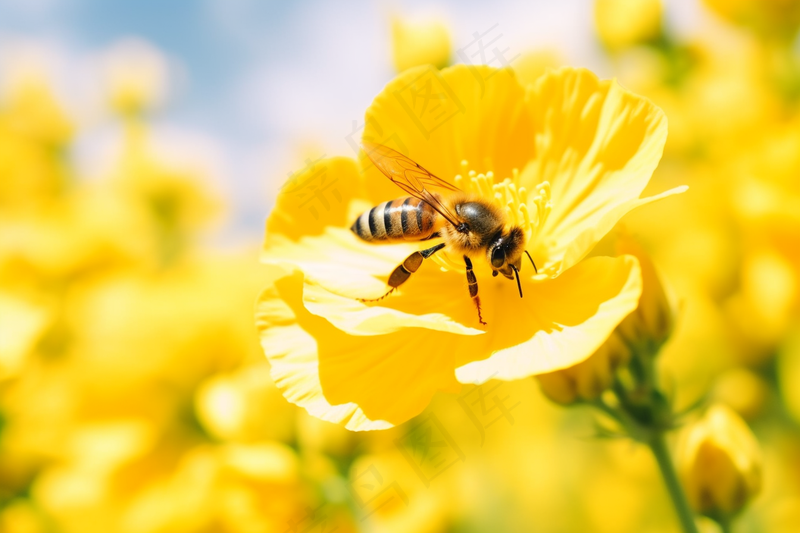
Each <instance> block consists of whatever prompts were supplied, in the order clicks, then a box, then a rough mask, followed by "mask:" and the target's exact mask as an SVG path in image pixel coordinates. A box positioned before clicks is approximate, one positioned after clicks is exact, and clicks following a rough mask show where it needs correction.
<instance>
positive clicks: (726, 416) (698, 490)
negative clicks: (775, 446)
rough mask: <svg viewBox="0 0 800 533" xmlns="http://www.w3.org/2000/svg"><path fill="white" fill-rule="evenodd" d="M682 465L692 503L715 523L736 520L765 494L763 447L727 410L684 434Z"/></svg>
mask: <svg viewBox="0 0 800 533" xmlns="http://www.w3.org/2000/svg"><path fill="white" fill-rule="evenodd" d="M677 463H678V468H679V470H680V473H681V477H682V479H683V483H684V488H685V490H686V496H687V498H688V499H689V503H690V504H691V505H692V507H693V508H694V509H695V510H696V511H697V512H698V513H700V514H704V515H706V516H709V517H711V518H715V519H720V518H730V517H731V516H733V515H734V514H736V513H737V512H739V511H740V510H741V509H742V508H743V507H744V506H745V505H746V504H747V502H748V501H750V499H752V498H753V496H755V495H756V494H757V493H758V491H759V489H760V488H761V453H760V450H759V446H758V441H757V440H756V438H755V436H754V435H753V433H752V432H751V431H750V428H748V427H747V424H745V423H744V421H743V420H742V419H741V418H740V417H739V415H737V414H736V413H735V412H734V411H733V410H731V409H730V408H728V407H726V406H724V405H722V404H715V405H714V406H712V407H711V408H710V409H709V410H708V412H707V413H706V415H705V416H704V417H703V418H702V419H701V420H699V421H697V422H695V423H694V424H692V425H690V426H688V427H687V428H686V429H685V430H684V433H683V435H682V438H681V441H680V444H679V448H678V454H677Z"/></svg>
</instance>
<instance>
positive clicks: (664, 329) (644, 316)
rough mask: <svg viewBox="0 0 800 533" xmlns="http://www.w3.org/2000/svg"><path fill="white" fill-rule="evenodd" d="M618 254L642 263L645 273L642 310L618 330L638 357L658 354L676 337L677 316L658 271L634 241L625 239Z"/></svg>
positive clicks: (620, 242)
mask: <svg viewBox="0 0 800 533" xmlns="http://www.w3.org/2000/svg"><path fill="white" fill-rule="evenodd" d="M617 251H618V253H621V254H629V255H633V256H635V257H636V258H637V259H639V266H640V267H641V270H642V295H641V296H640V297H639V306H638V307H637V308H636V310H635V311H633V312H632V313H631V314H630V315H628V316H627V317H626V318H625V320H623V321H622V323H621V324H620V325H619V326H618V327H617V329H616V333H617V334H618V335H620V336H621V337H622V338H623V339H624V340H625V341H626V343H627V344H628V345H630V346H632V347H633V348H634V349H636V350H637V352H638V353H651V354H655V353H656V352H657V350H658V348H660V347H661V345H662V344H664V343H665V342H666V341H667V339H668V338H669V336H670V334H671V333H672V328H673V326H674V324H675V319H674V316H675V312H674V310H673V307H672V305H670V302H669V299H668V298H667V294H666V292H665V291H664V286H663V285H662V284H661V280H660V279H659V276H658V272H656V267H655V265H654V264H653V262H652V261H651V260H650V257H649V256H648V255H647V253H645V251H644V250H643V249H642V247H641V246H639V244H638V243H636V242H635V241H634V240H633V239H630V238H627V237H624V236H623V237H621V238H620V241H619V243H618V244H617Z"/></svg>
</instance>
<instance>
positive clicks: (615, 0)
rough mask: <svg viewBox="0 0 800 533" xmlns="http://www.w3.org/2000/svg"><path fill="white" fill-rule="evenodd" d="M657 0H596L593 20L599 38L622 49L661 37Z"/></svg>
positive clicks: (615, 48) (606, 44) (660, 10)
mask: <svg viewBox="0 0 800 533" xmlns="http://www.w3.org/2000/svg"><path fill="white" fill-rule="evenodd" d="M662 11H663V7H662V5H661V0H596V1H595V4H594V20H595V24H596V25H597V33H598V35H599V37H600V41H601V42H602V43H603V44H604V45H605V46H606V47H608V48H609V49H610V50H614V51H616V50H623V49H625V48H629V47H631V46H635V45H637V44H644V43H647V42H652V41H655V40H656V39H658V38H659V37H660V36H661V31H662V30H661V24H662V22H661V17H662Z"/></svg>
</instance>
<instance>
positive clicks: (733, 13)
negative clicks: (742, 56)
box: [703, 0, 800, 37]
mask: <svg viewBox="0 0 800 533" xmlns="http://www.w3.org/2000/svg"><path fill="white" fill-rule="evenodd" d="M703 3H704V4H705V5H706V6H707V7H708V8H710V9H711V10H712V11H714V12H715V13H716V14H717V15H719V16H721V17H722V18H724V19H726V20H728V21H729V22H732V23H734V24H739V25H741V26H745V27H749V28H752V29H754V30H755V31H757V32H759V33H761V34H762V35H764V36H766V37H775V36H782V35H788V36H791V35H792V34H794V33H795V32H796V31H797V27H798V25H800V2H798V1H797V0H703Z"/></svg>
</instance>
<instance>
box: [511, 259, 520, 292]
mask: <svg viewBox="0 0 800 533" xmlns="http://www.w3.org/2000/svg"><path fill="white" fill-rule="evenodd" d="M509 266H510V267H511V270H513V271H514V277H516V278H517V288H518V289H519V297H520V298H522V284H521V283H520V282H519V270H517V267H515V266H514V265H511V264H509Z"/></svg>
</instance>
